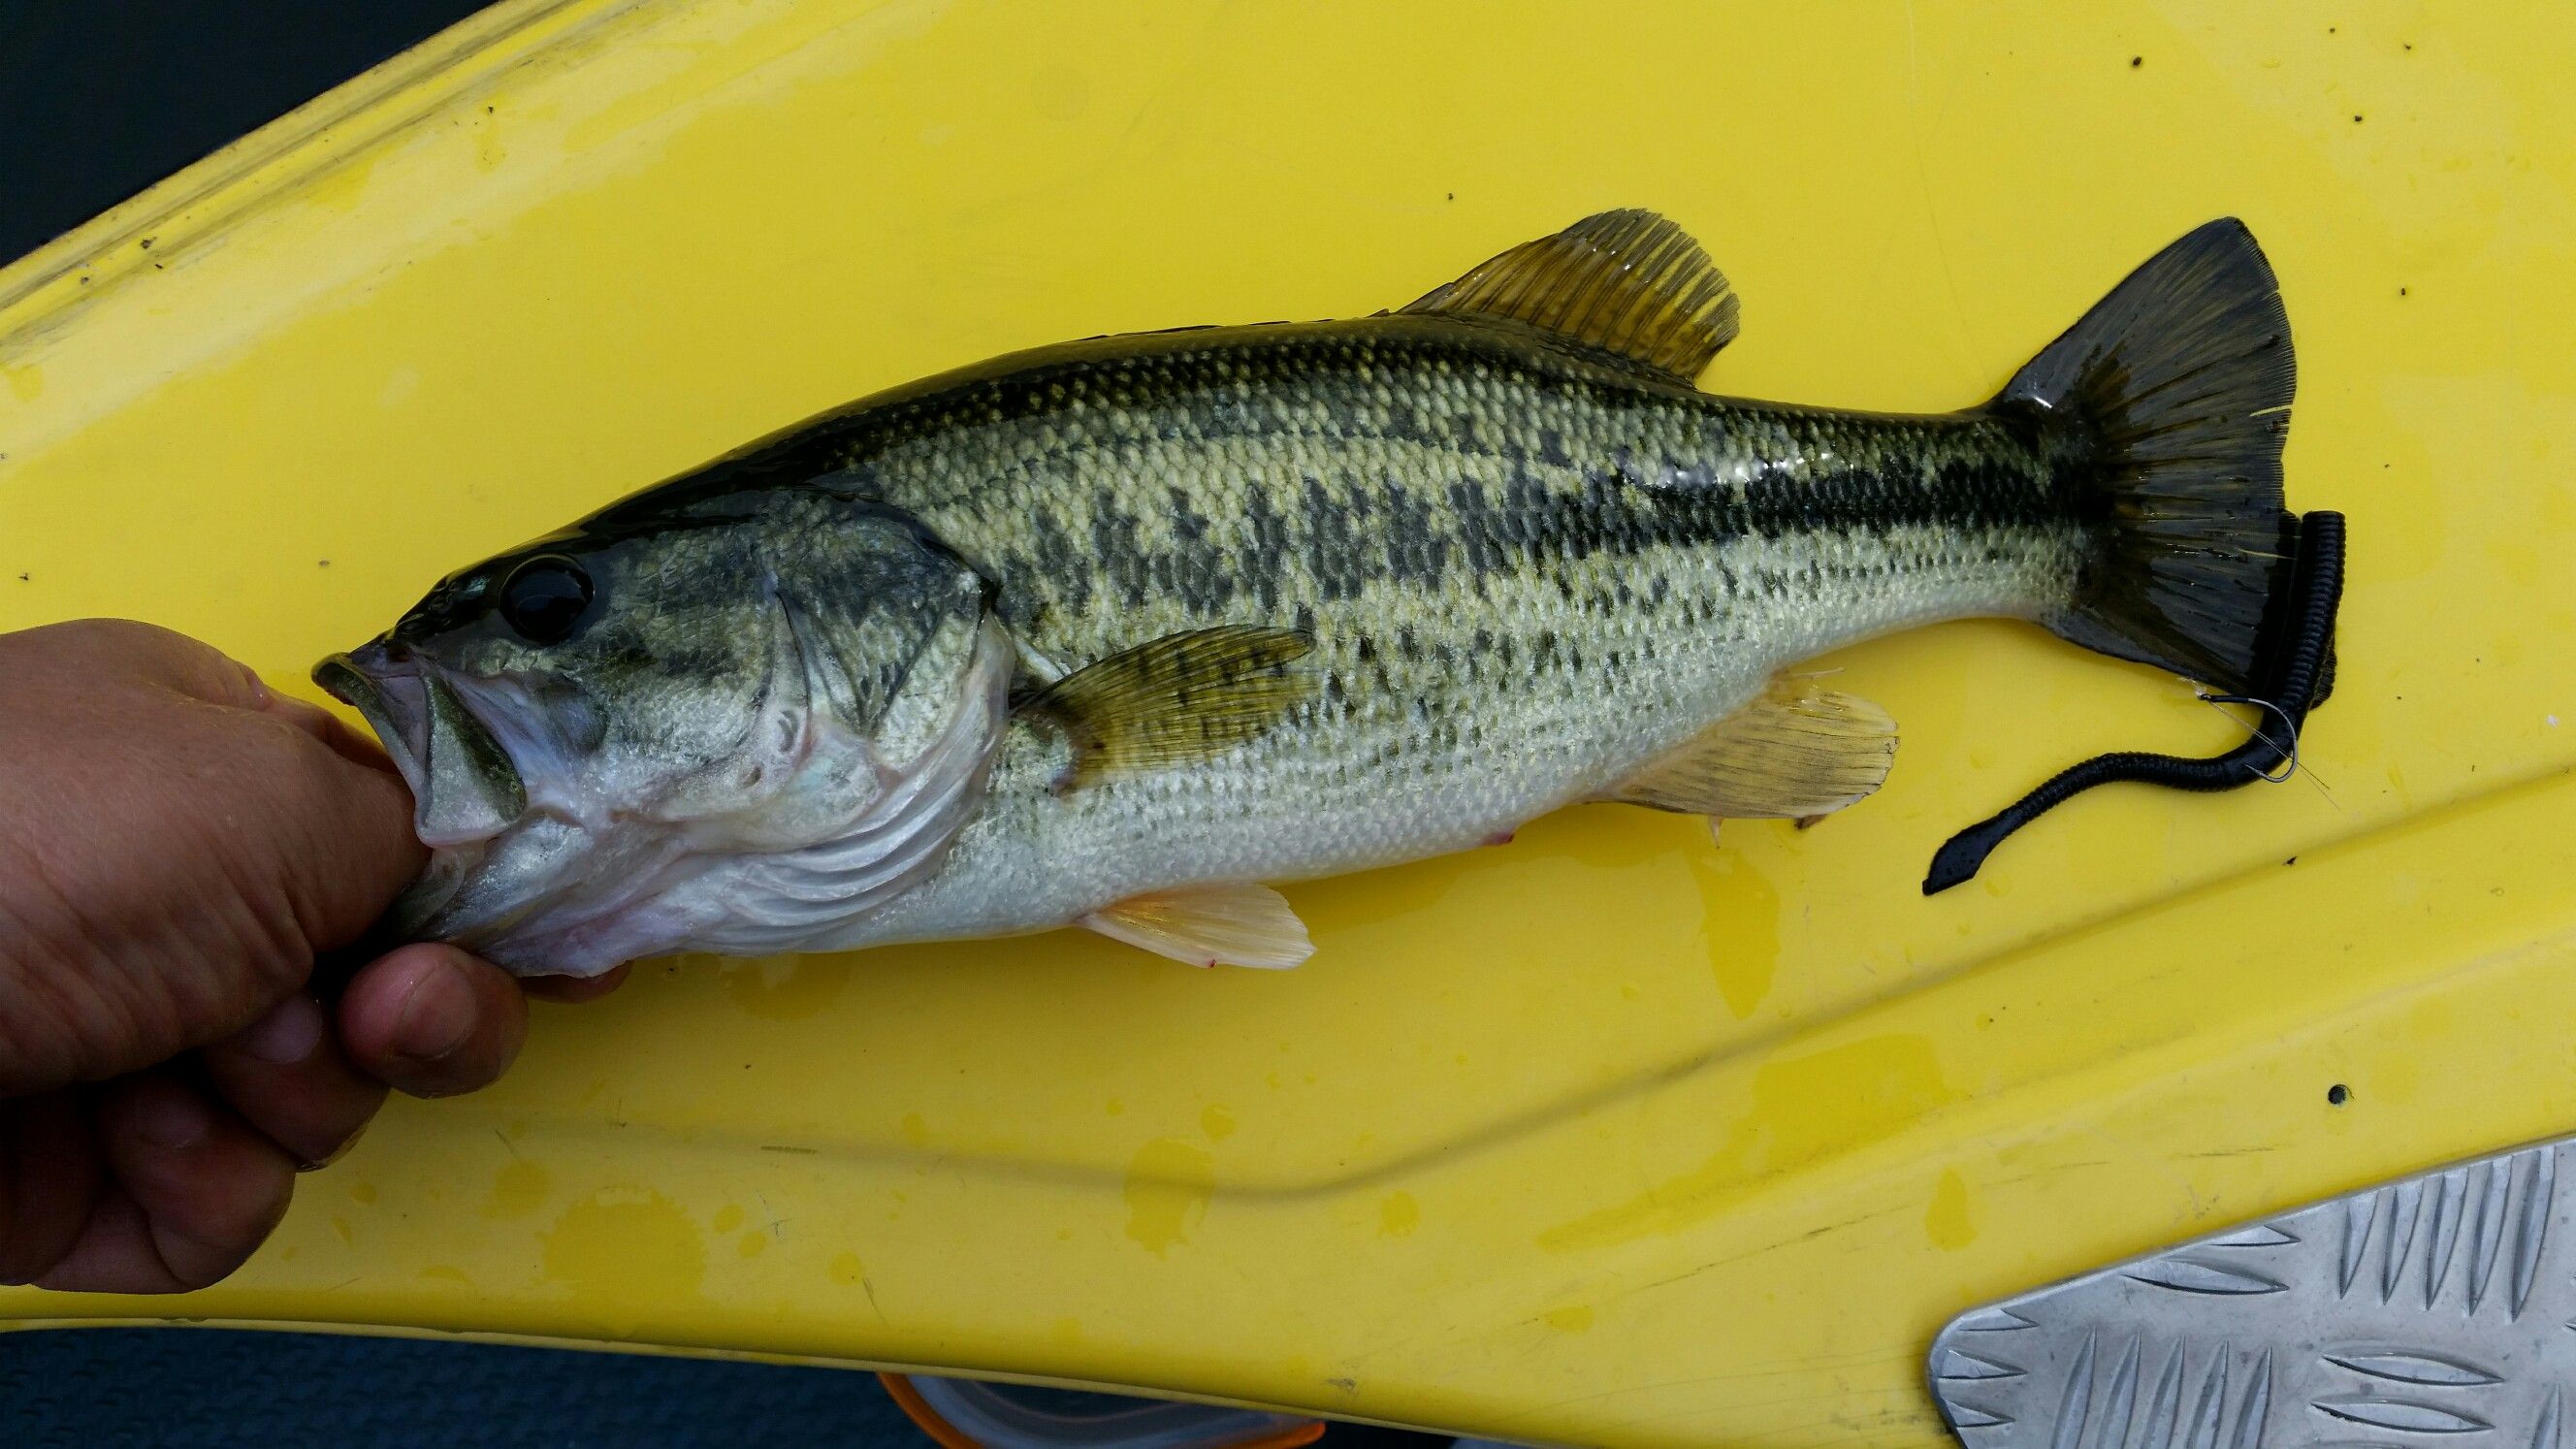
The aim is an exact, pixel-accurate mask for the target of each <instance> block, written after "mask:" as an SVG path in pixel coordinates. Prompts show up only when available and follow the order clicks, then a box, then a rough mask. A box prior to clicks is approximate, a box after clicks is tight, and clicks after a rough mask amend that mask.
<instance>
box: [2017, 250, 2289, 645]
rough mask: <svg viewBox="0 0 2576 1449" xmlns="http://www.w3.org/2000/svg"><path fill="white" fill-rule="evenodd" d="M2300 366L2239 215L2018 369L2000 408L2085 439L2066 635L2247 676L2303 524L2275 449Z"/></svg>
mask: <svg viewBox="0 0 2576 1449" xmlns="http://www.w3.org/2000/svg"><path fill="white" fill-rule="evenodd" d="M2296 373H2297V369H2296V366H2295V364H2294V362H2293V359H2292V356H2291V351H2290V322H2289V318H2288V316H2287V315H2286V314H2285V313H2284V312H2283V311H2282V310H2281V298H2280V294H2279V292H2278V291H2277V290H2276V287H2275V284H2274V282H2273V278H2272V268H2271V265H2270V264H2269V263H2268V262H2266V261H2264V259H2263V252H2262V249H2261V248H2260V247H2257V246H2256V245H2255V244H2254V236H2253V233H2251V232H2249V231H2247V230H2246V229H2245V224H2244V223H2243V222H2240V221H2237V220H2236V219H2235V218H2233V217H2228V218H2223V219H2221V220H2218V221H2213V222H2210V223H2208V224H2206V225H2204V226H2202V227H2200V228H2199V229H2197V230H2195V231H2193V232H2192V233H2191V234H2190V235H2188V236H2185V237H2184V238H2182V239H2181V240H2180V241H2177V242H2175V243H2174V244H2173V245H2171V246H2169V247H2166V248H2165V249H2164V250H2163V251H2161V252H2158V253H2157V254H2156V255H2155V256H2154V258H2152V259H2151V260H2149V261H2148V262H2147V263H2146V265H2144V266H2142V267H2140V268H2138V269H2137V270H2136V271H2134V272H2132V273H2130V274H2129V278H2128V280H2126V281H2124V282H2122V283H2121V284H2120V285H2119V286H2118V287H2116V288H2114V289H2113V290H2112V292H2111V295H2109V296H2107V297H2105V298H2103V299H2102V300H2101V301H2100V302H2098V303H2096V304H2095V305H2094V307H2093V310H2092V311H2090V312H2087V313H2085V314H2084V318H2083V320H2082V321H2080V322H2077V323H2076V324H2075V325H2074V326H2073V327H2071V328H2069V329H2067V331H2066V335H2064V336H2062V337H2060V338H2058V339H2057V340H2056V341H2055V342H2052V343H2050V344H2049V345H2048V348H2047V350H2046V351H2043V352H2041V353H2040V354H2039V356H2037V357H2035V358H2033V359H2032V360H2031V362H2030V365H2029V366H2027V367H2024V368H2023V369H2022V370H2021V371H2020V372H2019V373H2017V374H2015V375H2014V377H2013V380H2012V382H2011V383H2010V384H2008V385H2006V387H2005V388H2004V390H2003V392H2002V393H2001V394H2000V395H1999V396H1997V397H1996V399H1995V401H1994V403H1993V404H1991V405H1990V406H1993V407H1995V408H1997V409H1999V410H2001V409H2010V408H2029V409H2035V410H2038V411H2040V412H2042V413H2043V414H2045V415H2047V416H2049V417H2051V418H2052V419H2053V420H2054V419H2064V420H2066V421H2068V422H2071V423H2072V424H2073V425H2074V426H2075V427H2077V428H2078V429H2080V430H2081V432H2080V435H2081V436H2083V437H2085V438H2086V439H2088V440H2089V442H2090V445H2091V447H2090V453H2091V463H2090V474H2089V477H2088V478H2087V480H2086V481H2085V482H2084V483H2083V484H2082V485H2081V488H2082V490H2083V495H2082V497H2081V498H2080V500H2079V504H2078V506H2079V507H2080V508H2081V509H2082V511H2083V513H2084V515H2085V516H2086V517H2087V518H2088V519H2090V520H2091V521H2093V522H2094V523H2095V524H2096V526H2097V534H2096V540H2095V544H2094V553H2093V556H2092V558H2091V560H2090V561H2089V562H2088V563H2086V564H2085V566H2084V568H2083V570H2082V572H2081V573H2080V575H2079V576H2078V578H2077V581H2076V585H2075V594H2074V598H2073V599H2072V600H2071V601H2070V603H2069V604H2068V606H2067V607H2066V609H2065V610H2064V611H2063V612H2062V613H2060V614H2059V615H2058V617H2056V618H2054V619H2052V620H2050V621H2048V622H2049V626H2050V627H2051V628H2053V629H2054V630H2056V632H2057V633H2058V635H2059V636H2060V637H2062V638H2065V639H2068V640H2070V641H2072V642H2074V643H2077V644H2081V645H2083V646H2085V647H2086V648H2088V649H2097V650H2100V651H2101V652H2103V653H2105V654H2111V655H2116V656H2117V657H2119V658H2122V659H2135V660H2139V661H2142V662H2144V663H2148V664H2155V665H2159V666H2162V667H2164V668H2166V669H2171V670H2173V671H2175V672H2176V673H2179V674H2184V675H2188V676H2190V677H2191V678H2194V679H2198V680H2201V681H2204V682H2206V683H2210V684H2216V685H2219V686H2222V687H2224V688H2226V689H2229V690H2233V691H2235V692H2238V693H2246V692H2251V691H2253V690H2256V689H2258V688H2260V687H2261V684H2262V681H2259V680H2257V679H2255V678H2254V677H2253V676H2254V673H2255V668H2256V664H2255V661H2256V658H2257V655H2258V643H2259V641H2260V639H2261V638H2262V636H2263V634H2264V632H2265V628H2266V618H2265V615H2266V609H2267V606H2268V605H2269V604H2270V603H2271V601H2272V598H2273V596H2274V594H2275V593H2276V592H2278V591H2276V590H2275V589H2274V587H2273V585H2274V583H2275V581H2276V579H2278V578H2279V577H2281V576H2283V575H2284V574H2285V572H2286V569H2287V567H2288V561H2289V555H2290V552H2291V545H2292V541H2293V539H2294V538H2295V536H2296V527H2297V523H2296V520H2295V519H2293V518H2292V517H2290V516H2289V515H2288V514H2285V513H2283V512H2282V510H2281V444H2282V441H2283V439H2284V437H2285V436H2286V435H2287V433H2288V432H2289V427H2290V394H2291V391H2292V389H2293V387H2294V386H2295V383H2296Z"/></svg>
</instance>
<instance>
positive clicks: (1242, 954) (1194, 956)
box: [1081, 885, 1315, 970]
mask: <svg viewBox="0 0 2576 1449" xmlns="http://www.w3.org/2000/svg"><path fill="white" fill-rule="evenodd" d="M1081 924H1082V925H1084V926H1086V927H1088V928H1090V929H1091V930H1094V931H1098V932H1099V933H1100V934H1101V935H1104V936H1107V937H1108V938H1109V939H1111V940H1113V941H1124V942H1126V943H1127V944H1128V945H1130V946H1139V947H1142V948H1144V949H1145V950H1148V951H1151V952H1153V953H1154V954H1155V955H1157V956H1169V957H1171V958H1172V959H1173V960H1175V961H1186V962H1188V963H1189V964H1191V965H1193V966H1260V967H1265V968H1269V969H1272V970H1279V969H1284V968H1286V967H1290V966H1294V965H1296V964H1297V963H1298V962H1300V961H1303V960H1305V959H1306V958H1307V957H1309V956H1312V955H1314V954H1315V947H1314V943H1312V942H1311V941H1309V940H1307V938H1306V923H1305V922H1304V921H1301V920H1299V919H1297V913H1296V912H1295V911H1294V910H1291V909H1289V906H1288V902H1287V901H1286V900H1285V899H1283V898H1282V897H1281V896H1280V894H1279V892H1277V891H1274V890H1272V889H1271V888H1270V887H1268V886H1264V885H1202V886H1181V887H1177V888H1175V889H1172V890H1167V891H1153V892H1149V893H1148V894H1145V895H1141V896H1131V897H1129V898H1128V899H1126V900H1123V901H1120V902H1119V903H1118V904H1116V905H1114V906H1111V907H1109V908H1108V909H1106V910H1099V911H1094V912H1092V913H1091V914H1090V915H1087V916H1085V917H1083V918H1082V921H1081Z"/></svg>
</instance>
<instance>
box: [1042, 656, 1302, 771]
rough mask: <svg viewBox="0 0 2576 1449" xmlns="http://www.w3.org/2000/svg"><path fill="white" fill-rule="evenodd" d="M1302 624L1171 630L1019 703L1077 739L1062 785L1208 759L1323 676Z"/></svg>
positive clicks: (1277, 715)
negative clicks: (1305, 665)
mask: <svg viewBox="0 0 2576 1449" xmlns="http://www.w3.org/2000/svg"><path fill="white" fill-rule="evenodd" d="M1314 647H1315V641H1314V640H1313V639H1312V638H1310V637H1308V636H1307V635H1305V634H1303V633H1300V632H1299V631H1297V630H1295V629H1272V628H1265V627H1262V626H1259V625H1252V624H1227V625H1224V626H1221V627H1219V628H1214V629H1193V630H1190V631H1189V632H1187V633H1183V634H1166V635H1164V636H1163V637H1162V638H1160V639H1156V640H1153V641H1151V642H1149V643H1145V644H1140V645H1138V646H1136V647H1135V648H1133V649H1130V650H1128V651H1126V652H1125V653H1123V654H1113V655H1111V656H1109V657H1108V658H1106V659H1103V660H1100V661H1099V662H1097V663H1094V664H1091V665H1087V666H1085V667H1083V668H1081V669H1077V670H1075V671H1074V672H1073V673H1071V674H1068V675H1066V676H1065V677H1064V678H1062V679H1059V680H1057V681H1056V682H1055V683H1053V684H1050V685H1048V686H1047V687H1046V688H1044V689H1042V690H1040V691H1039V692H1038V693H1037V694H1036V695H1034V696H1032V697H1031V698H1030V699H1029V700H1028V702H1027V703H1025V704H1023V705H1021V706H1020V712H1021V713H1023V714H1029V715H1035V716H1038V717H1040V718H1044V719H1047V720H1050V721H1052V722H1053V723H1054V724H1055V725H1056V727H1057V728H1059V729H1061V730H1063V731H1064V734H1065V737H1066V738H1067V739H1069V740H1071V741H1072V742H1073V768H1072V770H1071V772H1070V773H1069V774H1067V776H1066V777H1065V779H1064V780H1063V781H1061V782H1060V783H1059V788H1061V789H1073V788H1076V787H1078V786H1081V785H1086V784H1089V783H1091V782H1092V781H1094V780H1099V779H1103V778H1106V777H1108V776H1112V775H1127V774H1138V773H1142V772H1145V771H1149V770H1159V769H1164V768H1167V767H1169V766H1173V765H1187V764H1193V763H1196V762H1197V761H1200V760H1205V759H1211V758H1213V757H1215V756H1217V755H1220V754H1223V753H1224V752H1226V751H1227V750H1230V749H1232V748H1234V747H1235V746H1236V745H1239V744H1242V743H1243V742H1244V741H1246V740H1249V739H1252V738H1253V737H1255V736H1257V735H1259V734H1261V733H1262V732H1263V731H1265V730H1268V729H1269V728H1270V727H1271V726H1272V725H1275V724H1277V723H1278V722H1279V721H1280V720H1281V719H1282V718H1284V717H1285V716H1286V715H1287V713H1288V712H1289V711H1290V710H1292V709H1295V708H1296V707H1297V706H1298V705H1300V704H1303V703H1304V702H1305V701H1306V700H1307V699H1309V698H1311V697H1312V696H1313V695H1314V693H1315V691H1316V689H1317V688H1318V686H1319V681H1318V680H1317V679H1316V678H1315V677H1314V675H1313V674H1312V673H1310V672H1308V671H1305V670H1300V669H1297V668H1294V667H1293V666H1294V665H1295V663H1296V661H1297V660H1299V659H1301V658H1303V657H1305V655H1306V653H1307V651H1309V650H1311V649H1313V648H1314Z"/></svg>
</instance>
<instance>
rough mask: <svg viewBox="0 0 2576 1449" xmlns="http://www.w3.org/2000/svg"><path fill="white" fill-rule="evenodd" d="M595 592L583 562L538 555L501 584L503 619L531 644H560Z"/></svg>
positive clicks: (577, 620)
mask: <svg viewBox="0 0 2576 1449" xmlns="http://www.w3.org/2000/svg"><path fill="white" fill-rule="evenodd" d="M593 592H594V590H593V589H592V587H591V582H590V575H589V574H587V573H584V572H582V567H581V565H579V564H577V563H574V562H573V561H572V560H571V559H568V558H565V557H564V556H562V555H561V554H552V553H548V554H539V555H538V556H536V557H535V558H532V559H529V560H528V561H527V562H526V563H523V564H521V565H519V566H518V567H517V568H514V569H512V570H510V577H509V579H508V580H507V581H506V582H504V583H503V584H502V585H501V619H502V621H503V622H504V623H507V624H508V625H509V626H510V628H511V629H512V630H513V631H514V632H516V633H517V634H518V636H519V637H520V638H522V639H525V640H527V641H528V642H529V643H531V644H556V643H561V642H562V641H563V640H564V639H566V638H568V637H569V636H570V635H571V634H572V631H573V626H574V625H576V624H579V623H580V622H581V616H582V613H583V611H585V610H587V609H588V608H589V607H590V600H591V596H592V594H593Z"/></svg>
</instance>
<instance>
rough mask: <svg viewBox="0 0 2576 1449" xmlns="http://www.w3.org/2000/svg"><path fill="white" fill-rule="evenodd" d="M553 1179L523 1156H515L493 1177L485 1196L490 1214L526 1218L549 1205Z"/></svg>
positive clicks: (485, 1214) (500, 1216) (485, 1204)
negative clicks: (490, 1189) (489, 1193)
mask: <svg viewBox="0 0 2576 1449" xmlns="http://www.w3.org/2000/svg"><path fill="white" fill-rule="evenodd" d="M553 1187H554V1180H553V1179H552V1178H551V1177H549V1176H547V1174H546V1170H545V1169H544V1168H542V1167H539V1166H537V1165H536V1164H535V1163H533V1162H530V1161H528V1160H527V1159H526V1158H524V1157H520V1158H512V1159H511V1160H510V1161H509V1162H507V1163H505V1164H503V1165H502V1168H501V1170H500V1171H499V1172H498V1173H495V1174H493V1177H492V1192H491V1195H490V1196H488V1197H486V1198H484V1199H483V1216H485V1217H487V1218H523V1217H526V1216H527V1215H528V1214H530V1213H532V1212H535V1211H536V1210H537V1209H539V1208H541V1207H544V1206H545V1205H546V1193H547V1192H548V1191H550V1190H551V1189H552V1188H553Z"/></svg>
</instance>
